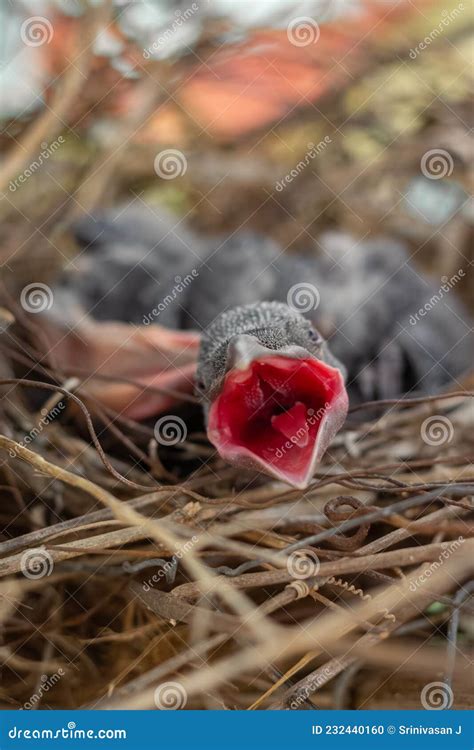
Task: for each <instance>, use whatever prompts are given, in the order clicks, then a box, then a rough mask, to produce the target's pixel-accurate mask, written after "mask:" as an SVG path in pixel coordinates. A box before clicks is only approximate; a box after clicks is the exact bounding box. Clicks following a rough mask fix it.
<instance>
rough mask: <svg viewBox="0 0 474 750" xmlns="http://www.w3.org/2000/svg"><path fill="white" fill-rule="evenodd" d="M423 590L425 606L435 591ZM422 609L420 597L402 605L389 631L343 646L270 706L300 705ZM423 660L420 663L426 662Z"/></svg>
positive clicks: (417, 575) (414, 579) (370, 634)
mask: <svg viewBox="0 0 474 750" xmlns="http://www.w3.org/2000/svg"><path fill="white" fill-rule="evenodd" d="M425 562H427V561H425ZM424 571H425V568H424V567H423V566H421V567H420V568H417V570H416V571H414V573H413V574H412V577H411V580H412V581H415V583H416V582H417V579H418V577H419V575H420V574H421V573H423V572H424ZM420 593H421V600H422V601H424V602H425V605H424V606H426V605H427V604H429V603H430V602H431V601H432V598H433V593H434V592H431V591H429V592H426V593H425V592H423V591H422V592H420ZM419 611H420V605H419V601H418V600H417V601H416V603H415V602H411V603H410V604H409V605H408V606H406V607H404V608H402V609H401V612H397V620H396V621H395V622H393V623H391V624H389V625H387V627H386V629H385V632H383V633H373V632H371V633H366V634H364V635H363V636H362V637H361V638H359V639H358V641H357V642H356V643H353V644H351V645H350V646H349V649H347V648H344V647H342V650H343V651H344V652H345V653H344V654H343V656H342V657H340V658H339V657H336V658H334V659H331V660H330V661H329V662H327V663H326V664H323V665H322V666H320V667H318V668H317V669H315V670H314V671H312V672H311V673H310V674H308V675H306V676H305V677H303V678H302V679H301V680H300V681H299V682H298V683H296V685H292V686H291V688H289V689H288V690H287V691H286V692H285V693H284V695H283V696H282V697H281V698H280V699H279V700H278V701H277V702H275V703H273V704H271V706H270V707H269V708H271V709H272V710H281V709H284V708H286V707H288V704H290V706H293V704H294V703H296V705H299V704H300V703H301V702H302V701H306V700H308V697H309V696H310V695H311V694H312V693H314V692H315V691H316V690H319V689H320V688H321V687H323V685H325V684H327V683H328V682H329V681H330V680H332V679H334V678H335V677H337V675H338V674H340V673H341V672H343V671H344V670H345V669H348V668H349V667H352V666H354V665H355V664H356V663H357V662H359V660H360V657H361V656H363V657H365V658H367V653H372V649H373V647H374V646H377V645H378V644H379V643H380V642H381V641H382V640H385V639H386V638H387V637H388V636H389V635H390V634H392V633H395V632H396V631H397V630H398V628H399V627H400V624H401V623H403V622H406V621H407V620H409V619H410V618H411V617H412V616H413V615H414V614H417V613H419ZM334 647H335V648H339V644H336V645H335V646H334ZM408 657H409V658H412V654H411V653H410V654H409V655H408ZM398 663H400V662H398ZM422 664H423V662H422ZM422 664H421V665H420V666H422ZM290 701H291V703H290Z"/></svg>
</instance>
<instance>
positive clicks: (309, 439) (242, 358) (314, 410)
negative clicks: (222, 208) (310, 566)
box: [46, 205, 469, 488]
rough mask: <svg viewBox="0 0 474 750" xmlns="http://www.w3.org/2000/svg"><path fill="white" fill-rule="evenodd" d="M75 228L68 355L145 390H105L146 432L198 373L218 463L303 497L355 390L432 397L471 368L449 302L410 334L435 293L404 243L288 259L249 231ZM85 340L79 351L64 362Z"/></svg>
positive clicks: (147, 218) (64, 309)
mask: <svg viewBox="0 0 474 750" xmlns="http://www.w3.org/2000/svg"><path fill="white" fill-rule="evenodd" d="M74 231H75V234H76V237H77V239H78V241H79V242H80V243H81V244H82V245H83V247H84V250H83V253H82V254H81V255H80V256H79V257H78V258H77V259H75V261H74V264H75V266H76V270H74V271H68V272H67V273H66V274H65V275H64V276H63V278H62V279H61V280H60V282H59V283H58V286H57V288H56V290H55V293H54V305H53V308H52V310H51V311H50V313H49V319H48V323H47V326H46V327H47V330H48V331H49V335H50V340H51V342H52V347H53V349H54V351H55V352H56V354H60V355H61V356H62V358H63V361H64V359H65V358H66V361H67V360H68V357H69V361H70V360H71V351H73V352H75V356H76V361H77V359H79V360H80V362H81V363H82V365H83V366H84V365H86V366H88V367H89V368H90V369H91V371H92V370H95V371H96V372H97V371H98V372H99V373H105V374H112V375H115V376H117V375H120V376H124V377H123V379H124V380H127V379H128V380H134V381H136V382H138V383H141V384H142V385H143V391H142V392H141V393H140V392H139V391H138V392H137V389H136V385H134V384H128V385H127V383H122V384H121V385H115V386H112V387H111V386H109V384H107V387H105V386H104V385H103V384H99V385H97V384H95V386H94V387H95V395H96V397H98V398H99V399H100V400H102V401H103V402H104V403H106V404H108V405H109V406H112V407H113V408H115V409H116V410H118V411H121V412H123V411H125V413H126V414H128V415H129V416H132V417H134V418H138V419H142V418H145V417H147V416H152V415H154V414H157V413H159V412H160V411H163V410H168V409H170V408H171V406H172V404H173V399H174V396H173V394H172V393H171V395H170V389H171V391H173V389H174V390H175V391H176V390H179V391H189V390H190V389H191V388H192V387H193V381H194V371H195V367H196V360H197V375H196V392H197V394H198V395H199V397H200V399H201V400H202V402H203V405H204V412H205V418H206V424H207V432H208V436H209V439H210V441H211V442H212V443H213V444H214V445H215V447H216V448H217V450H218V452H219V453H220V455H221V456H222V457H223V458H224V459H226V460H227V461H229V462H231V463H234V464H238V465H243V466H247V467H252V468H256V469H258V470H260V471H263V472H265V473H267V474H269V475H271V476H274V477H277V478H278V479H280V480H284V481H286V482H288V483H289V484H291V485H293V486H295V487H301V488H304V487H306V486H307V485H308V483H309V481H310V480H311V477H312V475H313V472H314V467H315V465H316V464H317V462H318V461H319V460H320V459H321V457H322V455H323V453H324V452H325V450H326V449H327V447H328V445H329V444H330V442H331V440H332V439H333V437H334V435H335V434H336V432H337V431H338V430H339V429H340V428H341V426H342V424H343V423H344V420H345V417H346V413H347V408H348V393H349V395H350V397H351V399H352V400H353V401H357V400H361V399H373V398H393V397H398V396H400V395H402V394H403V393H406V392H413V391H416V392H421V393H423V392H432V391H433V390H437V389H439V388H440V387H441V386H442V385H443V384H445V383H446V382H449V380H450V379H452V378H454V377H456V376H458V375H459V374H460V373H461V372H462V371H463V370H464V369H467V368H468V367H469V346H468V327H467V326H466V325H465V324H464V320H466V319H467V318H466V314H465V312H464V311H463V310H462V309H461V306H460V305H459V304H458V303H457V302H456V301H455V300H454V299H453V298H452V297H450V298H449V305H448V304H447V302H446V301H445V300H443V299H440V300H439V302H438V304H436V305H435V306H434V307H433V308H432V310H431V312H430V315H427V316H423V317H420V318H419V320H418V321H416V325H412V324H411V323H410V320H411V319H412V318H413V315H414V314H415V313H416V311H417V310H418V309H419V308H420V307H421V306H422V303H423V301H425V300H429V299H430V298H432V295H433V293H434V285H433V283H432V282H430V281H429V280H428V279H426V278H425V277H424V276H423V275H421V274H420V273H419V272H418V271H417V270H416V269H415V268H414V267H413V266H412V265H411V264H410V263H409V260H408V257H407V254H406V251H405V250H404V248H403V247H402V246H401V245H400V244H398V243H395V242H392V241H389V240H385V239H379V240H374V241H371V242H362V243H359V242H357V241H356V240H354V239H352V238H351V237H349V236H347V235H344V234H340V233H326V234H325V235H323V236H322V237H320V238H319V241H318V244H319V248H320V253H319V255H318V256H316V257H315V256H314V255H304V256H303V255H295V254H291V255H290V254H287V253H284V252H283V251H282V249H281V248H280V247H279V246H278V245H277V244H276V243H275V242H273V241H272V240H270V239H268V238H265V237H260V236H258V235H256V234H254V233H251V232H247V231H244V232H238V233H236V234H234V235H232V236H230V237H225V238H221V237H212V238H209V237H206V238H203V237H199V236H196V235H195V233H193V232H192V231H190V230H189V229H187V228H186V227H184V226H182V224H181V222H179V221H178V220H176V219H175V218H174V219H173V218H171V217H169V216H167V215H166V214H164V213H162V212H159V213H157V212H156V210H154V209H152V208H151V207H144V206H140V207H137V206H135V205H131V206H127V207H122V208H120V209H119V210H116V211H111V212H108V213H106V214H105V215H104V216H101V217H98V218H96V219H91V218H89V217H88V218H85V219H83V220H81V221H80V222H79V224H77V225H76V227H75V228H74ZM65 324H67V325H69V327H70V328H72V331H73V333H71V334H68V335H67V336H64V325H65ZM74 331H75V332H77V334H78V337H79V338H80V343H79V338H78V339H77V340H76V342H75V343H76V345H77V346H75V347H72V348H71V346H70V345H69V355H68V353H67V346H68V342H70V338H71V336H74V335H75V334H74ZM325 339H327V340H328V341H329V345H328V344H327V343H326V341H325ZM199 341H200V345H199ZM198 347H199V353H198ZM331 352H332V353H331ZM111 362H112V363H114V364H113V365H112V366H111V364H110V363H111ZM92 382H94V381H92ZM149 386H155V387H158V388H161V389H166V390H168V395H163V396H160V395H156V394H154V395H151V393H150V392H149V391H148V392H147V387H149Z"/></svg>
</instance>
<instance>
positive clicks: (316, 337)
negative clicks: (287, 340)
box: [308, 328, 321, 344]
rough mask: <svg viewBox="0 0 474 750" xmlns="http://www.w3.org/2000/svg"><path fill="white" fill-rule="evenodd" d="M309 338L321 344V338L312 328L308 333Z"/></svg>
mask: <svg viewBox="0 0 474 750" xmlns="http://www.w3.org/2000/svg"><path fill="white" fill-rule="evenodd" d="M308 336H309V338H310V339H311V341H314V343H315V344H319V343H320V341H321V336H320V335H319V333H318V332H317V331H315V330H314V329H313V328H310V330H309V331H308Z"/></svg>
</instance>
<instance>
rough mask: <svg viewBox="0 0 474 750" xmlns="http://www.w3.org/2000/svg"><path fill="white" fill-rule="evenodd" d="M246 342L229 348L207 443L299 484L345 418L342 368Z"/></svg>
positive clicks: (241, 461)
mask: <svg viewBox="0 0 474 750" xmlns="http://www.w3.org/2000/svg"><path fill="white" fill-rule="evenodd" d="M251 339H252V337H247V336H240V337H239V340H238V341H237V342H236V343H235V344H234V345H233V346H232V347H231V352H230V355H229V356H230V362H229V365H230V366H228V371H227V374H226V376H225V378H224V381H223V383H222V387H221V389H220V391H219V394H218V395H217V396H216V397H215V398H214V400H213V402H212V404H211V407H210V410H209V418H208V437H209V440H210V441H211V443H213V445H214V446H215V447H216V448H217V450H218V451H219V454H220V455H221V456H222V457H223V458H224V459H226V460H227V461H229V462H231V463H233V464H238V465H241V466H246V467H248V468H253V469H257V470H259V471H263V472H264V473H266V474H270V475H271V476H273V477H276V478H277V479H280V480H283V481H284V482H287V483H288V484H291V485H293V486H294V487H297V488H299V489H304V488H305V487H307V486H308V484H309V483H310V481H311V479H312V476H313V473H314V469H315V466H316V464H317V463H318V462H319V461H320V460H321V458H322V456H323V454H324V453H325V451H326V449H327V447H328V446H329V444H330V442H331V441H332V439H333V438H334V436H335V435H336V433H337V432H338V430H340V428H341V427H342V425H343V424H344V421H345V419H346V415H347V409H348V398H347V392H346V389H345V386H344V379H343V376H342V373H341V372H340V370H338V369H337V368H335V367H331V366H330V365H328V364H326V363H325V362H323V361H322V360H320V359H317V358H316V357H313V356H312V355H310V354H309V353H308V352H307V351H306V350H304V349H299V348H298V347H291V349H292V350H293V351H290V350H288V351H287V352H285V351H284V350H282V351H278V352H275V351H272V350H269V349H266V348H264V347H262V346H260V345H259V344H258V343H256V342H255V339H253V340H251Z"/></svg>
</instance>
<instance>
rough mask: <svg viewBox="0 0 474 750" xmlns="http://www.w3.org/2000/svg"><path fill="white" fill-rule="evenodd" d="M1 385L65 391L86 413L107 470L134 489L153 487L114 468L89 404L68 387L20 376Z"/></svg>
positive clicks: (92, 437) (98, 451) (89, 428)
mask: <svg viewBox="0 0 474 750" xmlns="http://www.w3.org/2000/svg"><path fill="white" fill-rule="evenodd" d="M0 385H21V386H25V387H30V388H40V389H42V390H47V391H59V392H60V393H63V394H64V395H65V396H67V397H68V398H70V399H71V400H72V401H74V403H75V404H77V405H78V406H79V408H80V410H81V411H82V413H83V414H84V417H85V420H86V424H87V429H88V430H89V434H90V436H91V439H92V442H93V443H94V446H95V448H96V450H97V453H98V454H99V456H100V459H101V461H102V463H103V464H104V466H105V468H106V469H107V471H109V472H110V473H111V474H112V476H113V477H115V479H118V480H119V482H122V483H123V484H126V485H127V486H128V487H133V488H134V489H139V490H149V489H151V487H150V485H146V484H136V483H135V482H131V481H130V480H129V479H127V478H126V477H124V476H122V474H120V473H119V472H118V471H116V470H115V469H114V467H113V466H112V464H111V463H110V461H109V460H108V458H107V456H106V455H105V453H104V450H103V448H102V446H101V444H100V442H99V438H98V437H97V433H96V431H95V429H94V425H93V424H92V419H91V415H90V412H89V410H88V408H87V406H86V405H85V404H84V402H83V401H81V399H80V398H79V397H78V396H76V394H75V393H72V392H71V391H68V390H67V389H66V388H63V387H62V386H60V385H51V384H50V383H41V382H39V381H36V380H24V379H18V378H8V379H5V380H1V381H0ZM156 486H157V487H159V485H156Z"/></svg>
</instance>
